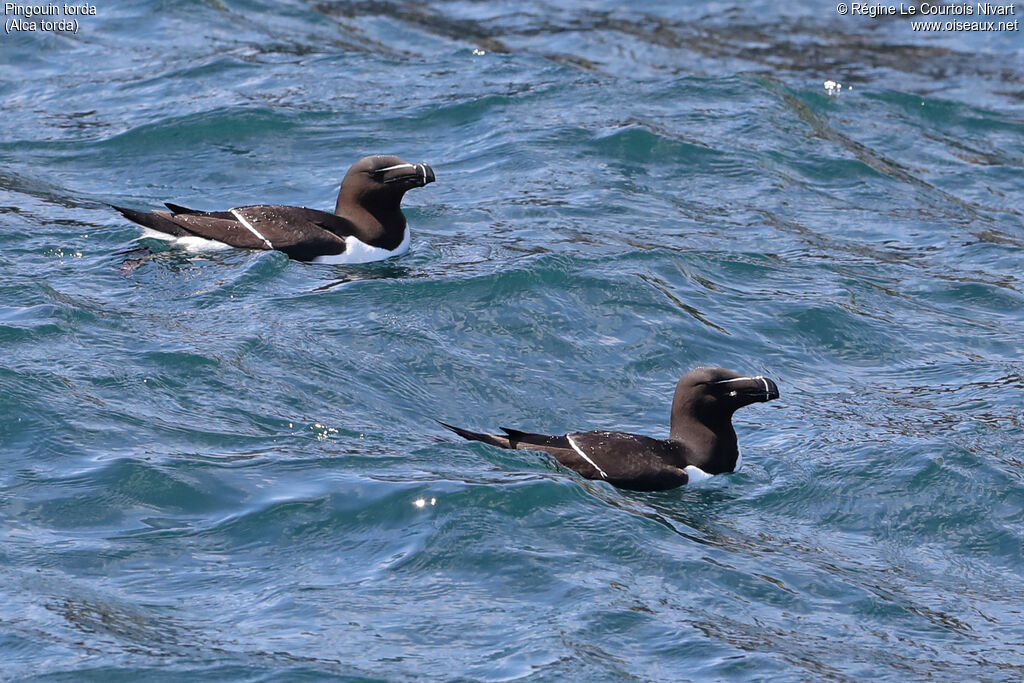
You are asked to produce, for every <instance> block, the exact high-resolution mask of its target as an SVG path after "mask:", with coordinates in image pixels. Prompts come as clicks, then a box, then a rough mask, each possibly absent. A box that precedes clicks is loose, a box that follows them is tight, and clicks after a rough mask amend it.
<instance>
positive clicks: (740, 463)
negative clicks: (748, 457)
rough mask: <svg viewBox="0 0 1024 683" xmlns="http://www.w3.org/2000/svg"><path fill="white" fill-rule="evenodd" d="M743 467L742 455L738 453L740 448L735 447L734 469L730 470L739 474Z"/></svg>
mask: <svg viewBox="0 0 1024 683" xmlns="http://www.w3.org/2000/svg"><path fill="white" fill-rule="evenodd" d="M742 467H743V454H742V453H740V447H739V446H737V447H736V467H733V468H732V471H733V472H739V471H740V468H742Z"/></svg>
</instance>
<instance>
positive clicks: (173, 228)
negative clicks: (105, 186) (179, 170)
mask: <svg viewBox="0 0 1024 683" xmlns="http://www.w3.org/2000/svg"><path fill="white" fill-rule="evenodd" d="M110 208H112V209H114V210H115V211H117V212H119V213H120V214H121V215H122V216H124V217H125V218H127V219H128V220H130V221H131V222H132V223H138V224H139V225H141V226H143V227H146V228H152V229H153V230H156V231H158V232H165V233H167V234H168V235H175V236H176V237H185V236H186V235H191V234H192V233H190V232H189V231H188V230H185V229H184V228H182V227H181V226H180V225H178V224H177V223H175V222H174V221H172V220H171V219H169V218H166V217H164V216H161V215H160V214H158V213H146V212H145V211H136V210H135V209H126V208H124V207H121V206H114V205H113V204H111V205H110ZM165 214H166V212H165Z"/></svg>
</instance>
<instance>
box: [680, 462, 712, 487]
mask: <svg viewBox="0 0 1024 683" xmlns="http://www.w3.org/2000/svg"><path fill="white" fill-rule="evenodd" d="M683 471H684V472H686V476H687V477H689V480H688V481H687V482H686V483H688V484H699V483H700V482H702V481H707V480H708V479H710V478H711V475H710V474H708V473H707V472H705V471H704V470H702V469H701V468H699V467H696V466H694V465H687V466H686V467H684V468H683Z"/></svg>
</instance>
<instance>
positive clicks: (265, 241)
mask: <svg viewBox="0 0 1024 683" xmlns="http://www.w3.org/2000/svg"><path fill="white" fill-rule="evenodd" d="M231 215H232V216H234V217H235V218H237V219H238V222H239V223H241V224H242V225H244V226H245V228H246V230H248V231H249V232H251V233H252V234H254V235H256V236H257V237H259V238H260V239H261V240H263V244H265V245H267V249H273V248H274V245H273V244H271V243H270V240H268V239H267V238H266V237H264V236H263V235H261V234H260V231H259V230H257V229H256V228H254V227H252V223H250V222H249V221H247V220H245V216H243V215H242V214H241V212H239V210H238V209H231Z"/></svg>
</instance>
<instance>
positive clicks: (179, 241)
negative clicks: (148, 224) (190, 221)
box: [139, 227, 231, 252]
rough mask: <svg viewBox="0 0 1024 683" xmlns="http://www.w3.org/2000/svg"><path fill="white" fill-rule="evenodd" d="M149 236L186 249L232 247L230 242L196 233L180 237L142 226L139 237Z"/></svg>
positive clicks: (205, 249) (218, 249)
mask: <svg viewBox="0 0 1024 683" xmlns="http://www.w3.org/2000/svg"><path fill="white" fill-rule="evenodd" d="M145 237H148V238H150V239H155V240H162V241H164V242H170V243H171V244H173V245H174V246H176V247H181V248H182V249H184V250H186V251H192V252H196V251H220V250H222V249H231V245H230V244H224V243H223V242H218V241H217V240H208V239H206V238H205V237H196V236H195V235H186V236H185V237H178V236H176V235H168V234H167V233H166V232H160V231H159V230H153V229H152V228H145V227H144V228H142V235H141V236H140V237H139V239H143V238H145Z"/></svg>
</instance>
